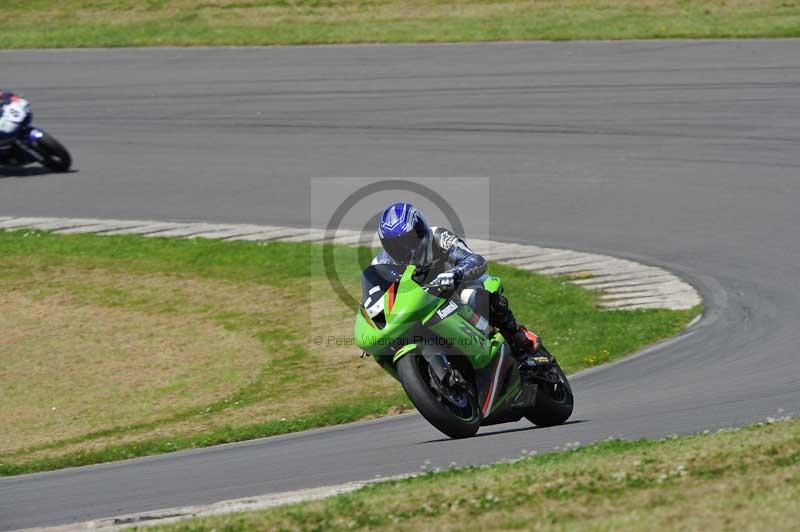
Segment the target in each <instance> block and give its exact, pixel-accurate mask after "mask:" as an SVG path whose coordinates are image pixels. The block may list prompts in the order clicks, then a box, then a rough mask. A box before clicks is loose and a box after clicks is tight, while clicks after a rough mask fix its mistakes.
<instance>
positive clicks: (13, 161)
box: [0, 92, 72, 172]
mask: <svg viewBox="0 0 800 532" xmlns="http://www.w3.org/2000/svg"><path fill="white" fill-rule="evenodd" d="M32 119H33V113H32V112H31V105H30V104H29V103H28V101H27V100H25V99H23V98H20V97H19V96H17V95H15V94H13V93H8V92H0V165H3V166H25V165H27V164H31V163H39V164H41V165H43V166H45V167H47V168H49V169H50V170H53V171H55V172H66V171H67V170H69V169H70V166H72V157H71V156H70V154H69V152H68V151H67V149H66V148H65V147H64V145H63V144H61V143H60V142H59V141H58V140H56V138H55V137H53V136H52V135H50V134H48V133H47V132H45V131H44V130H43V129H41V128H39V127H36V126H34V125H33V124H31V120H32Z"/></svg>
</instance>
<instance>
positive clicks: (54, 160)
mask: <svg viewBox="0 0 800 532" xmlns="http://www.w3.org/2000/svg"><path fill="white" fill-rule="evenodd" d="M33 149H35V150H36V153H38V154H39V155H41V156H42V158H43V161H42V164H43V165H45V166H46V167H47V168H49V169H50V170H53V171H56V172H66V171H67V170H69V169H70V167H71V166H72V156H70V154H69V152H68V151H67V149H66V148H65V147H64V145H63V144H61V143H60V142H59V141H58V140H56V138H55V137H53V136H52V135H49V134H47V133H44V134H43V135H42V138H40V139H39V140H37V141H36V143H35V144H34V146H33Z"/></svg>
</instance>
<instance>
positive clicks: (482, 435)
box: [416, 419, 591, 445]
mask: <svg viewBox="0 0 800 532" xmlns="http://www.w3.org/2000/svg"><path fill="white" fill-rule="evenodd" d="M589 421H591V419H574V420H570V421H566V422H564V423H562V424H561V425H554V426H552V427H539V426H537V425H531V426H530V427H517V428H515V429H505V430H495V431H493V432H479V433H478V434H476V435H474V436H470V437H469V438H465V439H466V440H473V439H475V438H485V437H487V436H498V435H500V434H509V433H511V432H526V431H529V430H542V429H557V428H558V427H564V426H566V425H576V424H578V423H588V422H589ZM445 441H455V440H453V439H452V438H437V439H435V440H426V441H421V442H417V443H416V445H423V444H425V443H439V442H445Z"/></svg>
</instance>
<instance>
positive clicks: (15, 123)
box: [0, 99, 30, 133]
mask: <svg viewBox="0 0 800 532" xmlns="http://www.w3.org/2000/svg"><path fill="white" fill-rule="evenodd" d="M29 110H30V104H29V103H28V102H27V101H26V100H23V99H18V100H15V101H13V102H11V103H8V104H6V105H5V106H4V107H3V114H2V115H0V133H14V132H16V131H17V128H19V125H20V124H21V123H22V122H24V121H25V118H27V116H28V112H29Z"/></svg>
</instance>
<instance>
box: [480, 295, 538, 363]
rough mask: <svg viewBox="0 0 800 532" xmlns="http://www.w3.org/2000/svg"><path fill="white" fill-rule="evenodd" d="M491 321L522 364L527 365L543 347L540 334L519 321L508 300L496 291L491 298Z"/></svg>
mask: <svg viewBox="0 0 800 532" xmlns="http://www.w3.org/2000/svg"><path fill="white" fill-rule="evenodd" d="M489 315H490V317H491V320H490V321H491V323H492V325H494V326H495V327H497V328H498V330H499V331H500V334H502V335H503V338H505V339H506V342H508V344H509V345H510V346H511V353H512V355H513V356H514V358H515V359H516V360H517V362H518V363H519V364H520V365H521V366H525V365H527V363H528V361H529V359H530V357H531V356H532V355H533V354H535V353H536V351H537V350H538V349H539V347H541V342H540V340H539V336H538V335H536V334H534V333H533V332H531V331H529V330H528V329H526V328H525V327H524V326H522V325H520V324H518V323H517V320H516V319H515V318H514V313H513V312H511V309H510V308H509V306H508V300H507V299H506V298H505V297H504V296H503V295H502V294H500V293H498V292H495V293H493V294H492V297H491V299H490V300H489Z"/></svg>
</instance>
